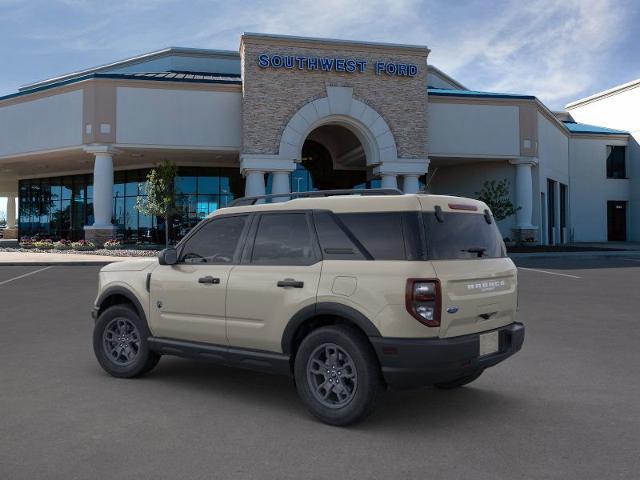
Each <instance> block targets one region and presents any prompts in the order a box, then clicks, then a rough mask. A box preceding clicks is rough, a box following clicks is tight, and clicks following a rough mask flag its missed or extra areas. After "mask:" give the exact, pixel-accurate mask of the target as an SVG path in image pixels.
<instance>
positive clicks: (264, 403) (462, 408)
mask: <svg viewBox="0 0 640 480" xmlns="http://www.w3.org/2000/svg"><path fill="white" fill-rule="evenodd" d="M145 379H146V380H147V381H150V382H154V383H155V382H163V383H165V384H166V385H169V386H170V387H169V388H170V389H174V388H175V387H177V388H179V389H181V390H182V394H189V393H190V392H193V393H195V392H196V391H197V392H198V393H199V394H202V393H203V391H204V392H205V393H206V394H208V393H211V395H212V396H213V397H215V398H220V397H224V398H225V399H226V400H229V399H232V400H233V401H234V403H239V404H241V405H243V406H246V407H248V409H249V411H253V410H254V409H255V408H256V407H259V408H260V409H261V410H263V411H264V410H265V409H273V410H274V412H278V413H282V412H286V413H287V414H289V415H291V419H292V421H296V420H295V417H297V418H299V419H300V420H301V421H303V422H306V421H309V419H310V416H309V415H308V414H307V413H306V410H305V408H304V406H303V404H302V402H301V401H300V400H299V399H298V395H297V393H296V389H295V386H294V384H293V381H292V380H291V379H290V378H287V377H284V376H279V375H270V374H263V373H259V372H254V371H251V370H244V369H238V368H231V367H224V366H219V365H216V364H212V363H208V362H206V361H196V360H189V359H178V358H164V359H163V360H162V361H161V362H160V364H159V365H158V366H157V367H156V369H155V370H154V371H153V372H151V373H150V374H148V375H147V377H146V378H145ZM526 403H527V402H526V400H525V399H522V398H519V397H517V396H514V395H513V394H511V393H509V392H503V391H496V390H490V389H488V388H487V387H486V386H483V385H482V378H481V379H479V380H478V381H477V383H475V384H474V385H469V386H466V387H463V388H459V389H456V390H438V389H436V388H428V387H427V388H421V389H415V390H403V391H388V392H386V393H385V395H384V396H383V399H382V401H381V402H380V404H379V405H378V408H377V410H376V411H375V412H374V414H373V415H372V416H371V417H370V418H369V419H367V420H366V421H364V422H362V423H360V424H358V425H356V426H354V427H352V428H356V429H358V430H363V431H372V430H394V431H398V430H399V429H405V430H416V429H420V428H427V427H428V428H429V429H431V430H433V429H438V428H439V427H440V428H442V429H446V428H448V427H449V426H450V425H451V424H453V423H456V424H458V423H459V422H464V421H466V420H469V421H474V420H478V419H483V420H486V419H488V418H496V417H498V418H500V417H502V416H503V415H504V414H505V413H506V412H507V411H509V410H511V409H518V410H520V409H522V408H524V407H525V406H526Z"/></svg>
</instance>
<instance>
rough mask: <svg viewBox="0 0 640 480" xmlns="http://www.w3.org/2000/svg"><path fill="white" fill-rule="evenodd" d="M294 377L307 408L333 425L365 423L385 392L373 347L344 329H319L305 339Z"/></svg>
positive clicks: (352, 330) (338, 326)
mask: <svg viewBox="0 0 640 480" xmlns="http://www.w3.org/2000/svg"><path fill="white" fill-rule="evenodd" d="M294 374H295V379H296V387H297V389H298V394H299V395H300V398H301V399H302V401H303V402H304V404H305V405H306V406H307V408H308V409H309V411H310V412H311V413H312V414H313V415H314V416H316V417H317V418H318V419H320V420H321V421H323V422H324V423H328V424H330V425H340V426H342V425H349V424H351V423H354V422H357V421H359V420H362V419H364V418H365V417H366V416H367V415H369V414H370V413H371V412H372V411H373V410H374V408H375V406H376V403H377V401H378V399H379V398H380V396H381V394H382V392H383V390H384V385H383V382H382V379H381V373H380V367H379V366H378V362H377V360H376V357H375V354H374V352H373V350H372V349H371V346H370V345H369V344H368V343H367V341H366V339H365V338H363V336H362V334H360V333H359V332H357V331H355V330H354V329H353V328H349V327H347V326H342V325H337V326H330V327H322V328H319V329H317V330H314V331H313V332H311V333H310V334H309V335H307V336H306V337H305V338H304V340H303V341H302V343H301V344H300V348H299V349H298V352H297V354H296V358H295V368H294Z"/></svg>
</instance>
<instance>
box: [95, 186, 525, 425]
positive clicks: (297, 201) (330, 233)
mask: <svg viewBox="0 0 640 480" xmlns="http://www.w3.org/2000/svg"><path fill="white" fill-rule="evenodd" d="M339 193H342V195H339ZM360 193H361V194H360V195H353V194H352V195H347V194H345V192H308V193H307V194H292V195H291V197H292V199H290V200H287V201H278V202H277V203H276V202H273V203H270V200H286V199H282V198H281V196H280V198H274V197H277V196H275V195H272V196H263V197H247V198H243V199H239V200H236V202H234V204H232V206H230V207H228V208H223V209H220V210H218V211H216V212H215V213H213V214H212V215H210V216H209V217H208V218H206V219H205V220H203V221H202V222H200V223H199V224H198V225H197V226H196V227H195V228H193V230H192V231H191V232H190V233H189V234H188V235H187V236H186V237H185V238H184V239H183V240H182V241H181V242H180V243H179V244H178V245H177V247H176V248H168V249H166V250H164V251H162V252H161V254H160V255H159V259H146V260H133V261H126V262H120V263H112V264H110V265H108V266H106V267H104V268H103V269H102V270H101V271H100V282H99V292H98V297H97V299H96V302H95V306H94V311H93V317H94V319H95V329H94V334H93V346H94V350H95V354H96V357H97V359H98V361H99V363H100V365H101V366H102V367H103V368H104V369H105V370H106V371H107V372H108V373H110V374H111V375H113V376H116V377H136V376H139V375H142V374H145V373H147V372H149V371H150V370H151V369H152V368H154V367H155V366H156V364H157V363H158V361H159V359H160V357H161V356H162V355H180V356H188V357H195V358H201V359H207V360H211V361H215V362H219V363H222V364H226V365H231V366H237V367H244V368H250V369H255V370H261V371H265V372H270V373H280V374H284V375H289V376H291V377H293V380H294V382H295V386H296V388H297V390H298V393H299V395H300V397H301V399H302V401H303V402H304V404H305V405H306V406H307V408H308V409H309V410H310V411H311V413H312V414H313V415H315V416H316V417H317V418H319V419H320V420H322V421H323V422H326V423H329V424H333V425H347V424H350V423H353V422H355V421H358V420H360V419H362V418H364V417H365V416H366V415H368V414H369V413H370V412H371V411H372V410H373V409H374V407H375V405H376V403H377V402H378V400H379V398H380V396H381V394H382V392H383V391H384V390H385V389H386V388H408V387H419V386H425V385H433V386H436V387H439V388H456V387H460V386H462V385H465V384H468V383H469V382H472V381H474V380H475V379H477V378H478V377H479V376H480V375H481V374H482V372H483V371H484V370H485V369H486V368H488V367H491V366H493V365H495V364H497V363H499V362H501V361H503V360H505V359H506V358H507V357H509V356H511V355H513V354H514V353H515V352H517V351H518V350H519V349H520V348H521V346H522V343H523V341H524V326H523V325H522V324H521V323H517V322H516V321H515V313H516V297H517V292H516V289H517V285H516V268H515V266H514V264H513V262H512V261H511V260H510V259H509V258H508V257H507V256H506V253H505V247H504V243H503V242H502V239H501V236H500V233H499V231H498V228H497V227H496V224H495V221H494V218H493V216H492V214H491V212H490V211H489V209H488V208H487V206H486V205H485V204H484V203H482V202H480V201H477V200H471V199H467V198H460V197H451V196H436V195H422V194H418V195H402V194H400V192H398V191H395V190H391V191H389V190H378V191H373V190H369V191H363V192H360Z"/></svg>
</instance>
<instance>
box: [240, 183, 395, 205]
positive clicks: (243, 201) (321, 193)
mask: <svg viewBox="0 0 640 480" xmlns="http://www.w3.org/2000/svg"><path fill="white" fill-rule="evenodd" d="M333 195H403V193H402V191H401V190H398V189H397V188H368V189H367V188H361V189H342V190H311V191H308V192H291V193H272V194H271V195H256V196H253V197H240V198H237V199H235V200H234V201H233V202H231V203H230V204H229V205H228V206H229V207H242V206H246V205H255V204H256V203H258V201H260V200H272V199H274V198H277V199H281V198H285V197H289V200H292V199H294V198H310V197H331V196H333Z"/></svg>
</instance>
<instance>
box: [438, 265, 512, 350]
mask: <svg viewBox="0 0 640 480" xmlns="http://www.w3.org/2000/svg"><path fill="white" fill-rule="evenodd" d="M431 263H432V264H433V268H434V270H435V271H436V274H437V277H438V278H439V279H440V288H441V295H442V312H441V322H440V337H457V336H459V335H468V334H470V333H477V332H482V331H486V330H492V329H494V328H498V327H501V326H504V325H508V324H509V323H512V322H514V321H515V312H516V304H517V273H516V272H517V270H516V267H515V265H514V264H513V262H512V261H511V259H509V258H479V259H477V260H476V259H474V260H454V261H452V260H442V261H432V262H431Z"/></svg>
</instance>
